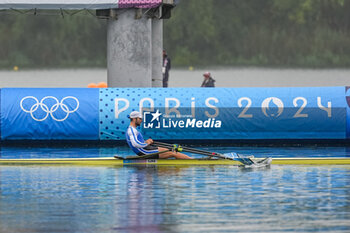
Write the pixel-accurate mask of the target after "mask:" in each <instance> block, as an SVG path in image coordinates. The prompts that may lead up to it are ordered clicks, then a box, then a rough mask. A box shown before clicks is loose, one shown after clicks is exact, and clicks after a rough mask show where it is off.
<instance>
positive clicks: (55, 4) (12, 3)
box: [0, 0, 162, 10]
mask: <svg viewBox="0 0 350 233" xmlns="http://www.w3.org/2000/svg"><path fill="white" fill-rule="evenodd" d="M161 3H162V0H0V9H2V10H4V9H18V10H23V9H46V10H57V9H67V10H80V9H91V10H97V9H110V8H133V7H137V8H153V7H157V6H159V5H160V4H161Z"/></svg>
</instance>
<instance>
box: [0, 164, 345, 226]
mask: <svg viewBox="0 0 350 233" xmlns="http://www.w3.org/2000/svg"><path fill="white" fill-rule="evenodd" d="M0 175H1V176H0V182H1V183H0V188H1V190H0V191H1V193H0V232H102V231H104V232H113V231H117V232H223V231H245V232H247V231H265V232H267V231H268V232H271V231H279V232H287V231H303V232H305V231H329V232H333V231H338V232H349V230H350V223H349V219H350V167H349V166H327V167H325V166H324V167H313V166H272V167H271V168H270V169H264V170H241V169H238V168H237V167H234V166H213V167H177V166H164V167H162V166H148V167H146V166H135V167H116V168H103V167H102V168H101V167H40V166H26V167H0Z"/></svg>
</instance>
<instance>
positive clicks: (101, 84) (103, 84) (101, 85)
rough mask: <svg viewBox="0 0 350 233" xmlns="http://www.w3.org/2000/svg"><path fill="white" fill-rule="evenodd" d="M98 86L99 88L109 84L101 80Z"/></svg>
mask: <svg viewBox="0 0 350 233" xmlns="http://www.w3.org/2000/svg"><path fill="white" fill-rule="evenodd" d="M97 87H99V88H107V87H108V86H107V83H105V82H100V83H98V84H97Z"/></svg>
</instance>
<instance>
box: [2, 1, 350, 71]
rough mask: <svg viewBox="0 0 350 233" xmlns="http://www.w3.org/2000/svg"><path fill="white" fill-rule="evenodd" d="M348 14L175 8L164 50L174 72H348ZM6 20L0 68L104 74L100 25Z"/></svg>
mask: <svg viewBox="0 0 350 233" xmlns="http://www.w3.org/2000/svg"><path fill="white" fill-rule="evenodd" d="M349 12H350V0H243V1H242V0H182V1H180V4H179V5H178V6H177V7H176V8H175V9H174V10H173V12H172V18H171V19H169V20H165V21H164V47H165V48H166V49H167V51H168V54H169V56H170V57H171V58H172V64H173V65H174V66H208V65H210V66H218V65H219V66H223V65H226V66H277V67H287V66H288V67H349V66H350V14H349ZM8 13H9V12H8V11H5V12H1V11H0V68H6V69H11V68H12V67H13V66H15V65H17V66H20V67H21V68H23V67H28V68H36V67H106V47H107V46H106V36H107V23H106V21H105V20H99V19H96V18H95V17H94V16H92V15H91V14H89V13H87V12H86V11H84V12H81V13H78V14H76V15H74V16H68V15H65V17H61V16H60V15H59V12H56V15H55V16H48V15H46V14H45V13H46V12H43V13H44V14H39V15H36V16H34V15H33V14H31V15H28V14H26V15H22V14H8ZM50 13H52V12H50Z"/></svg>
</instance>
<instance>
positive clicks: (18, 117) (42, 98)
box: [1, 88, 99, 140]
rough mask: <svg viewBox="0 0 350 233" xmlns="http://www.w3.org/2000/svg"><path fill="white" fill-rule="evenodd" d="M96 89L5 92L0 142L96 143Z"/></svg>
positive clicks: (48, 89) (12, 89)
mask: <svg viewBox="0 0 350 233" xmlns="http://www.w3.org/2000/svg"><path fill="white" fill-rule="evenodd" d="M98 95H99V94H98V89H87V88H4V89H2V91H1V132H2V134H1V138H2V140H98V139H99V136H98V130H99V128H98V117H99V116H98Z"/></svg>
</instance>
